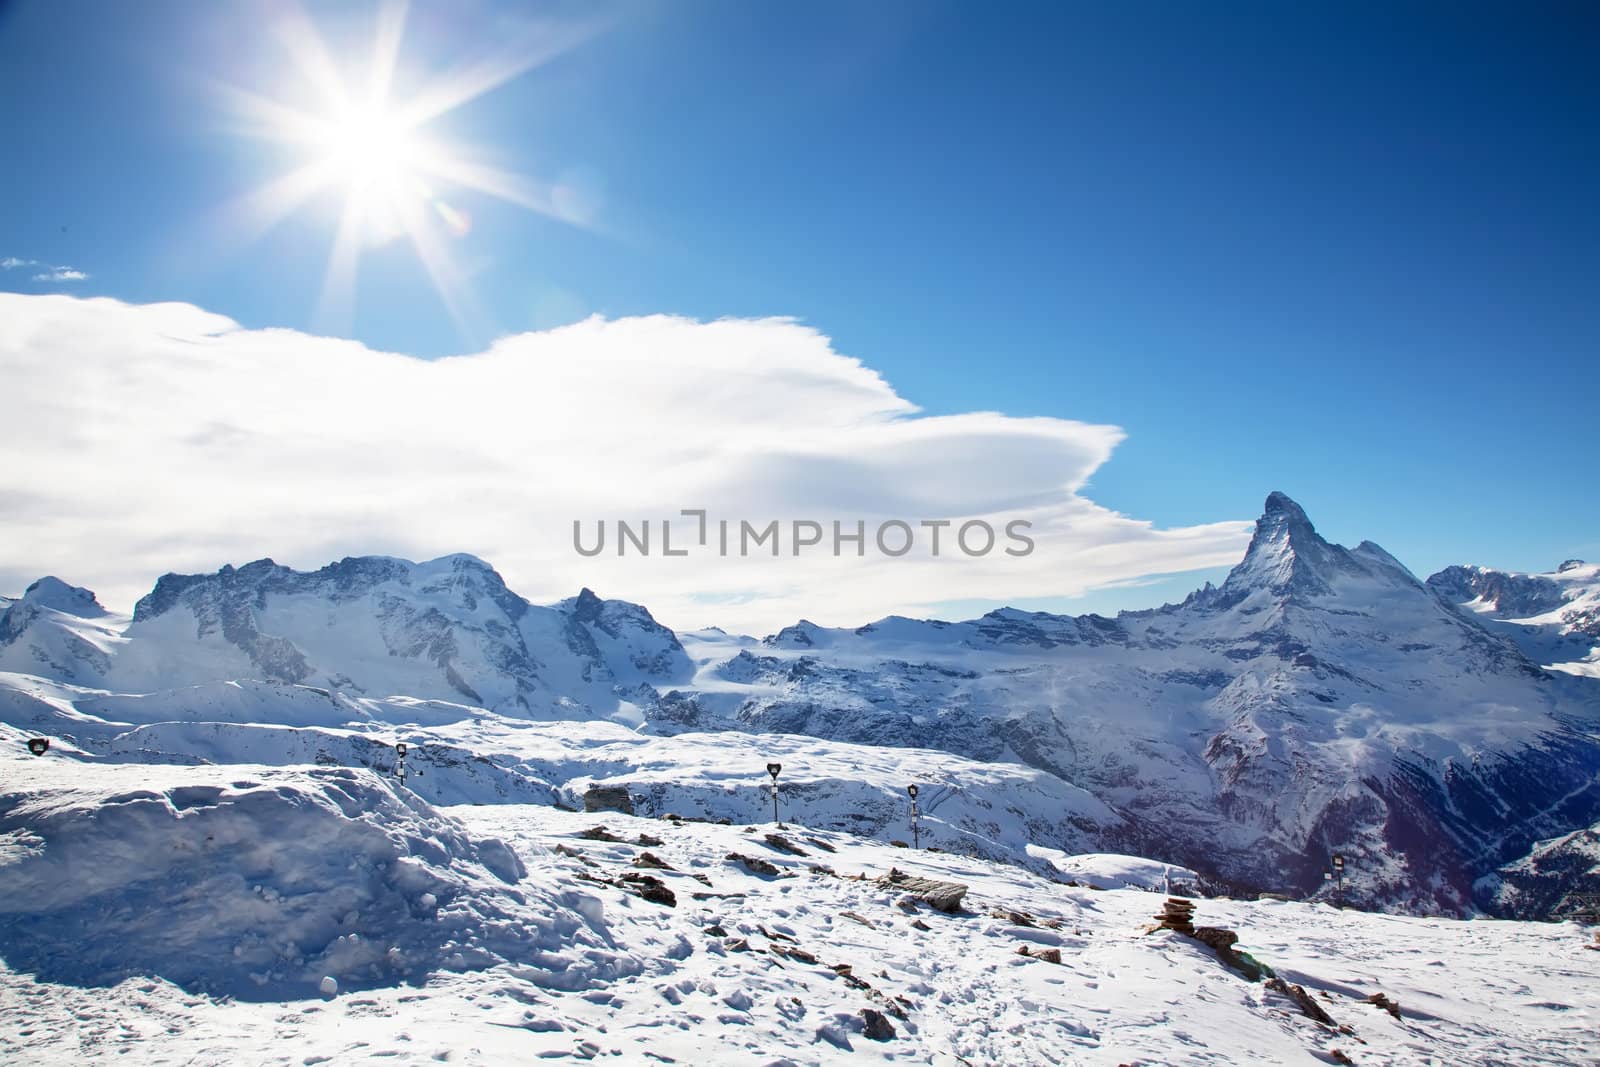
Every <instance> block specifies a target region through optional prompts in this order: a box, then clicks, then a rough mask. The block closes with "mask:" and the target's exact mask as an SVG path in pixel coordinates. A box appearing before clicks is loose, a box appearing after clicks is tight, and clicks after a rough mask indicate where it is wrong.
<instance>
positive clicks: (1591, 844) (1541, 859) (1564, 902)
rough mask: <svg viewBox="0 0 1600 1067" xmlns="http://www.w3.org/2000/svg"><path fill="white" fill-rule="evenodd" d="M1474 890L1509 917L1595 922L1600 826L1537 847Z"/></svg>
mask: <svg viewBox="0 0 1600 1067" xmlns="http://www.w3.org/2000/svg"><path fill="white" fill-rule="evenodd" d="M1478 889H1479V893H1480V895H1481V899H1482V900H1483V902H1484V903H1485V904H1486V905H1488V906H1491V907H1493V908H1494V909H1495V910H1496V911H1498V912H1500V913H1501V914H1504V915H1506V916H1508V917H1510V918H1514V919H1576V920H1578V921H1581V922H1591V923H1594V922H1600V825H1596V826H1593V827H1589V828H1587V829H1583V830H1578V831H1575V832H1573V833H1570V834H1565V835H1563V836H1561V837H1557V838H1553V839H1551V840H1548V841H1542V842H1540V843H1538V844H1537V845H1535V846H1534V847H1533V849H1532V850H1531V851H1529V852H1528V854H1527V855H1526V856H1523V857H1522V858H1520V859H1518V860H1517V861H1515V862H1513V863H1508V864H1506V865H1505V866H1503V867H1501V868H1500V869H1499V870H1498V871H1496V872H1495V873H1494V874H1492V875H1490V876H1488V877H1486V878H1484V879H1483V880H1482V881H1481V882H1480V883H1479V885H1478Z"/></svg>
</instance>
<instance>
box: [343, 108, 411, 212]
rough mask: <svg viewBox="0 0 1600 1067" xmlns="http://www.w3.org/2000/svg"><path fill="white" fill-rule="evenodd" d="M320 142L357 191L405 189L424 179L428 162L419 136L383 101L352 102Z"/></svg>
mask: <svg viewBox="0 0 1600 1067" xmlns="http://www.w3.org/2000/svg"><path fill="white" fill-rule="evenodd" d="M318 147H319V148H321V149H322V150H323V151H324V152H326V157H325V158H326V160H327V164H328V166H329V167H330V168H331V169H332V170H333V171H334V172H336V173H337V174H338V176H339V179H340V180H341V181H342V182H343V183H344V185H345V187H346V189H347V190H349V192H350V194H351V195H353V196H370V195H374V194H376V195H380V196H384V195H393V194H396V193H399V192H401V191H402V190H404V189H405V188H406V187H408V186H415V185H417V184H418V181H417V175H416V171H417V170H418V169H419V168H420V167H422V166H423V162H422V158H421V156H422V146H421V143H420V141H419V139H418V138H417V137H416V136H415V135H414V134H413V132H412V131H411V130H409V129H407V128H406V126H405V124H404V123H403V122H402V121H401V120H400V119H399V118H398V117H397V116H396V115H394V114H391V113H390V112H389V111H388V110H386V109H385V108H384V107H383V106H382V105H381V104H379V105H373V104H365V105H356V106H351V107H346V108H345V109H344V110H343V113H341V114H338V115H335V116H334V117H333V118H332V119H331V120H330V121H329V122H328V123H327V129H326V132H325V133H324V134H323V136H322V137H321V138H320V144H319V145H318Z"/></svg>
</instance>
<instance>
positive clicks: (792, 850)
mask: <svg viewBox="0 0 1600 1067" xmlns="http://www.w3.org/2000/svg"><path fill="white" fill-rule="evenodd" d="M766 840H767V844H768V845H769V846H771V847H772V848H775V849H777V850H778V851H779V852H787V853H788V854H789V855H791V856H804V855H806V851H805V849H803V848H801V847H800V846H798V845H796V844H795V843H794V842H793V841H790V840H789V839H788V838H787V837H784V836H783V835H782V834H768V835H767V839H766Z"/></svg>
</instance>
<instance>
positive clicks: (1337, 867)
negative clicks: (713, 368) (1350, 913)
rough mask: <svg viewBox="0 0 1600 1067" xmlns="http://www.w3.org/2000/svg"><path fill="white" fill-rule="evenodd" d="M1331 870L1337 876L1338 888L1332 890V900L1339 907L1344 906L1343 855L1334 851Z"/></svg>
mask: <svg viewBox="0 0 1600 1067" xmlns="http://www.w3.org/2000/svg"><path fill="white" fill-rule="evenodd" d="M1333 870H1334V873H1335V874H1336V875H1337V876H1338V879H1339V881H1338V888H1337V889H1336V890H1335V891H1334V902H1335V904H1337V906H1339V907H1341V908H1342V907H1344V856H1343V855H1341V854H1340V853H1337V852H1335V853H1334V854H1333Z"/></svg>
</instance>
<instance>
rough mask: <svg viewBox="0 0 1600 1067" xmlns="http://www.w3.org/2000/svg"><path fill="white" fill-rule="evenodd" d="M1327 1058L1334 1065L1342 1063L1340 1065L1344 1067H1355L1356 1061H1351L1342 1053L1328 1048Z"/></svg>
mask: <svg viewBox="0 0 1600 1067" xmlns="http://www.w3.org/2000/svg"><path fill="white" fill-rule="evenodd" d="M1328 1058H1329V1059H1331V1060H1332V1061H1333V1062H1334V1063H1342V1064H1344V1065H1345V1067H1356V1061H1355V1060H1353V1059H1351V1058H1350V1057H1349V1056H1346V1055H1345V1054H1344V1053H1343V1052H1341V1051H1339V1050H1338V1049H1336V1048H1330V1049H1329V1050H1328Z"/></svg>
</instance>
